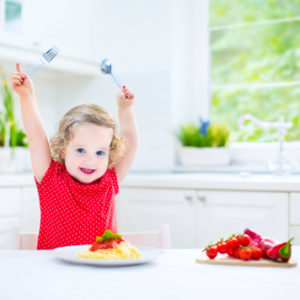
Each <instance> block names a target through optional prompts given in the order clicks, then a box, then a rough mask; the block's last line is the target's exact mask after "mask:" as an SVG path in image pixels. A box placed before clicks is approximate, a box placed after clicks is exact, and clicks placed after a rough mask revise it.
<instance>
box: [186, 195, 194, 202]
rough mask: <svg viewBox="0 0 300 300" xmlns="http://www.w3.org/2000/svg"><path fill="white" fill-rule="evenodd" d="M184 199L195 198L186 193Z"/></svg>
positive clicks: (190, 199)
mask: <svg viewBox="0 0 300 300" xmlns="http://www.w3.org/2000/svg"><path fill="white" fill-rule="evenodd" d="M184 199H185V200H188V201H192V200H193V196H192V195H190V194H186V195H184Z"/></svg>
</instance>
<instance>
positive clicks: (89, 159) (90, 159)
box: [84, 153, 96, 169]
mask: <svg viewBox="0 0 300 300" xmlns="http://www.w3.org/2000/svg"><path fill="white" fill-rule="evenodd" d="M84 163H85V164H86V167H89V168H91V169H92V168H94V166H95V164H96V157H95V155H91V154H88V153H87V154H86V155H85V156H84Z"/></svg>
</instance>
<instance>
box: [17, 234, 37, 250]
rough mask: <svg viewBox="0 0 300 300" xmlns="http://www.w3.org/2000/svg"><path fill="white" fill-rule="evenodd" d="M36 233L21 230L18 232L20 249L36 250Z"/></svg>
mask: <svg viewBox="0 0 300 300" xmlns="http://www.w3.org/2000/svg"><path fill="white" fill-rule="evenodd" d="M37 241H38V234H37V233H36V232H21V233H20V249H21V250H36V247H37Z"/></svg>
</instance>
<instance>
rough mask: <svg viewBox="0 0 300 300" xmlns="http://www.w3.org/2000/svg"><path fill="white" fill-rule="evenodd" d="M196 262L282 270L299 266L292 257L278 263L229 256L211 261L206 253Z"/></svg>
mask: <svg viewBox="0 0 300 300" xmlns="http://www.w3.org/2000/svg"><path fill="white" fill-rule="evenodd" d="M196 262H198V263H200V264H211V265H232V266H261V267H280V268H291V267H295V266H297V261H296V260H295V259H294V258H293V257H291V258H290V260H289V261H288V262H276V261H272V260H269V259H263V258H261V259H259V260H248V261H245V260H241V259H237V258H230V257H228V256H227V255H222V256H221V255H220V254H218V256H217V257H216V258H215V259H209V258H208V257H207V256H206V254H205V253H201V254H200V255H199V256H198V257H196Z"/></svg>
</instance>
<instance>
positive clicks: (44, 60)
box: [25, 47, 58, 75]
mask: <svg viewBox="0 0 300 300" xmlns="http://www.w3.org/2000/svg"><path fill="white" fill-rule="evenodd" d="M57 54H58V49H57V48H56V47H52V48H50V49H49V50H47V51H46V52H45V53H43V54H42V55H41V56H40V58H39V61H38V62H37V63H36V64H34V65H32V66H31V67H29V68H28V69H27V70H26V72H25V73H26V74H28V75H31V74H32V73H33V72H35V71H36V70H37V69H39V68H40V67H41V66H42V65H47V64H48V63H50V62H51V61H52V59H53V58H54V57H55V56H56V55H57Z"/></svg>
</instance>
